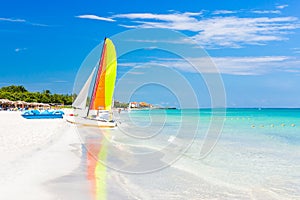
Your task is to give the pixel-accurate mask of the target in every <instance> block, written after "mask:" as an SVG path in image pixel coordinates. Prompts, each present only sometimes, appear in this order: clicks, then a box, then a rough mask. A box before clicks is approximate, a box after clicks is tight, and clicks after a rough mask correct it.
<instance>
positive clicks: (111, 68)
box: [90, 38, 117, 110]
mask: <svg viewBox="0 0 300 200" xmlns="http://www.w3.org/2000/svg"><path fill="white" fill-rule="evenodd" d="M116 75H117V56H116V50H115V46H114V44H113V42H112V41H111V40H110V39H108V38H106V39H105V41H104V45H103V49H102V55H101V60H100V63H99V68H98V72H97V77H96V81H95V85H94V89H93V93H92V98H91V103H90V110H110V109H111V107H112V99H113V93H114V88H115V81H116Z"/></svg>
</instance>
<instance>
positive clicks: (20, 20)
mask: <svg viewBox="0 0 300 200" xmlns="http://www.w3.org/2000/svg"><path fill="white" fill-rule="evenodd" d="M0 21H7V22H22V23H23V22H26V20H25V19H13V18H1V17H0Z"/></svg>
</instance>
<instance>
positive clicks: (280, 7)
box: [276, 4, 289, 9]
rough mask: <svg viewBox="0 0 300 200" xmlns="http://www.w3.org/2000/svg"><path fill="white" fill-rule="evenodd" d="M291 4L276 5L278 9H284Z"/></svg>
mask: <svg viewBox="0 0 300 200" xmlns="http://www.w3.org/2000/svg"><path fill="white" fill-rule="evenodd" d="M288 6H289V5H287V4H284V5H279V6H276V8H277V9H284V8H286V7H288Z"/></svg>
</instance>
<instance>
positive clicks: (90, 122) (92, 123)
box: [65, 116, 117, 128]
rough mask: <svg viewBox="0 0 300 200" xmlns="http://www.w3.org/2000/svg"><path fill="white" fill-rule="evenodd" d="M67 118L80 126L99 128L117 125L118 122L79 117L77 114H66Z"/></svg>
mask: <svg viewBox="0 0 300 200" xmlns="http://www.w3.org/2000/svg"><path fill="white" fill-rule="evenodd" d="M65 119H66V121H67V122H69V123H71V124H76V125H79V126H89V127H98V128H115V127H117V123H116V122H115V121H103V120H98V119H89V118H84V117H77V116H66V117H65Z"/></svg>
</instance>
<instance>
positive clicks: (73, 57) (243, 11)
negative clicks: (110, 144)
mask: <svg viewBox="0 0 300 200" xmlns="http://www.w3.org/2000/svg"><path fill="white" fill-rule="evenodd" d="M299 8H300V2H299V1H298V0H278V1H269V0H252V1H241V0H228V1H218V2H217V1H211V0H201V1H199V0H192V1H182V0H167V1H160V2H159V3H157V2H156V1H145V0H131V1H126V0H125V1H124V0H112V1H107V2H104V1H95V0H94V1H78V0H77V1H74V0H72V1H69V0H68V1H56V0H54V1H32V0H29V1H23V0H22V1H21V0H17V1H15V0H12V1H5V2H4V1H3V2H1V7H0V44H1V45H0V55H1V62H0V66H1V71H2V72H1V76H0V86H6V85H11V84H21V85H24V86H25V87H26V88H28V89H29V90H33V91H42V90H44V89H50V90H51V91H52V92H57V93H71V92H72V88H73V84H74V79H75V76H76V73H77V70H78V68H79V67H80V65H81V63H82V62H83V60H84V59H85V57H86V56H87V55H88V53H89V52H90V51H91V50H92V49H93V48H94V47H95V46H96V45H98V44H99V43H101V42H102V40H103V38H104V37H105V36H108V37H111V36H113V35H115V34H118V33H120V32H123V31H126V30H132V29H136V28H163V29H170V30H176V31H179V32H181V33H183V34H185V35H187V36H188V37H190V38H191V39H193V40H194V41H196V42H197V43H198V44H199V45H200V46H202V47H203V48H204V49H205V50H206V51H207V52H208V54H209V55H210V56H211V58H212V60H213V62H214V63H215V64H216V66H217V67H218V69H219V71H220V72H221V74H222V78H223V81H224V85H225V89H226V96H227V105H228V106H229V107H300V84H299V82H300V81H299V80H300V65H299V64H300V59H299V57H300V46H299V44H300V37H299V33H300V19H299V18H300V16H299V15H300V14H299V11H298V10H299ZM139 56H140V58H141V57H142V55H139ZM144 56H145V59H144V61H145V62H146V61H148V60H149V58H150V56H149V55H148V57H147V56H146V55H145V54H144ZM154 56H155V58H153V57H154ZM167 57H168V56H167V55H164V56H160V55H159V54H158V53H153V54H152V55H151V58H152V59H154V60H156V61H157V62H158V61H159V62H160V63H161V64H164V65H172V67H173V66H175V68H176V67H178V68H179V69H180V70H182V71H185V64H184V63H183V62H182V60H180V59H178V58H176V57H172V56H171V57H169V58H168V59H167ZM134 58H135V57H134V56H132V58H131V60H130V55H128V56H127V58H126V59H120V60H119V64H120V67H119V69H120V71H121V72H122V70H123V71H126V70H128V69H126V67H125V66H127V67H128V66H129V64H132V66H134V65H135V64H137V63H138V64H141V63H142V61H143V59H136V60H134ZM142 58H143V57H142ZM147 59H148V60H147ZM194 59H197V58H194ZM122 61H123V63H122ZM125 61H126V62H127V63H124V62H125ZM195 62H197V60H196V61H195ZM199 62H200V61H199ZM122 67H123V68H122ZM185 73H186V77H187V78H188V79H190V80H191V81H190V82H191V84H193V80H194V79H195V77H194V76H196V75H195V74H193V73H190V72H188V71H185ZM119 77H120V76H119ZM119 77H118V78H119ZM194 84H195V86H193V87H194V89H195V88H197V87H198V86H197V83H194ZM146 88H147V89H146V90H147V91H148V92H153V95H150V96H152V98H149V99H146V100H148V101H151V102H152V103H157V104H162V103H163V102H164V103H166V102H167V103H166V104H167V105H169V104H170V105H173V104H174V98H172V97H164V99H163V97H162V96H164V95H161V98H157V97H156V94H155V91H154V90H151V89H150V88H149V87H148V86H147V87H146ZM199 91H202V89H199ZM156 92H157V88H156ZM141 94H142V93H141ZM166 94H170V93H169V92H166ZM198 95H199V96H201V93H200V92H199V94H198ZM148 96H149V94H148ZM144 97H145V96H142V95H141V96H140V97H137V96H136V97H135V98H137V99H143V98H144ZM168 98H169V99H172V100H170V102H168ZM171 101H172V102H171ZM202 102H203V106H208V105H209V99H208V98H204V100H203V101H202Z"/></svg>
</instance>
